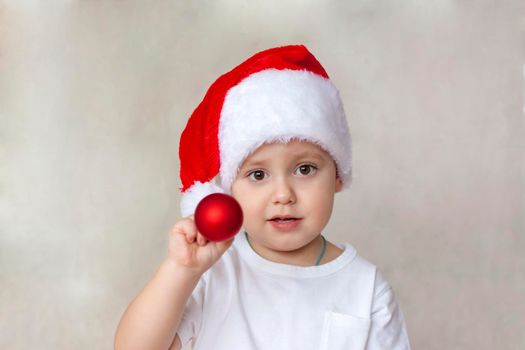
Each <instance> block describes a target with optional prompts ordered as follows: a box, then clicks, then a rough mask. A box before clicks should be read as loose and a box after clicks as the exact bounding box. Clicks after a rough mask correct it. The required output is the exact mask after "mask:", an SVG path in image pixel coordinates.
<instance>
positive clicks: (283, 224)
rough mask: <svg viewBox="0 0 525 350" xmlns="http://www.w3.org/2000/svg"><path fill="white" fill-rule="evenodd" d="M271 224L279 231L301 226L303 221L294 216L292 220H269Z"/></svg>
mask: <svg viewBox="0 0 525 350" xmlns="http://www.w3.org/2000/svg"><path fill="white" fill-rule="evenodd" d="M268 221H269V222H270V224H271V225H272V226H273V227H274V228H276V229H278V230H279V231H291V230H293V229H295V228H297V226H299V224H300V222H301V221H302V219H301V218H294V219H292V220H268Z"/></svg>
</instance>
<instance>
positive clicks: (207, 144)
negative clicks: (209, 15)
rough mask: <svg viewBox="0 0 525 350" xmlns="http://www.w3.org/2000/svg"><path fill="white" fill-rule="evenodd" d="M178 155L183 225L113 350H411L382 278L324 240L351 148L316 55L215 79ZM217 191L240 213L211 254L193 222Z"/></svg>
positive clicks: (297, 52) (257, 62)
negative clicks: (231, 233)
mask: <svg viewBox="0 0 525 350" xmlns="http://www.w3.org/2000/svg"><path fill="white" fill-rule="evenodd" d="M179 154H180V160H181V173H180V175H181V181H182V184H183V187H182V189H181V190H182V192H183V194H182V202H181V212H182V216H183V217H184V218H183V219H182V220H180V221H179V222H177V223H176V224H175V225H174V227H173V229H172V231H171V233H170V236H169V244H168V257H167V258H166V260H165V261H164V262H163V264H162V265H161V267H160V268H159V270H158V272H157V273H156V275H155V276H154V277H153V279H152V280H151V281H150V282H149V283H148V284H147V285H146V287H145V288H144V290H143V291H142V292H141V293H140V294H139V295H138V297H137V298H136V299H135V300H134V301H133V302H132V303H131V304H130V306H129V307H128V309H127V310H126V312H125V313H124V315H123V317H122V320H121V322H120V325H119V328H118V330H117V334H116V337H115V348H117V349H180V348H181V346H182V344H186V343H187V342H189V341H190V340H193V342H192V345H193V349H243V350H244V349H272V350H274V349H369V350H375V349H396V350H397V349H400V350H401V349H403V350H405V349H410V345H409V341H408V337H407V332H406V327H405V322H404V318H403V314H402V312H401V310H400V308H399V306H398V304H397V302H396V300H395V297H394V293H393V291H392V289H391V288H390V286H389V284H388V282H387V281H386V280H385V279H384V277H383V276H382V274H381V273H380V272H379V271H378V270H377V269H376V267H375V266H374V265H373V264H371V263H370V262H368V261H366V260H365V259H363V258H362V257H360V256H359V255H357V253H356V251H355V249H354V248H353V247H352V246H351V245H350V244H348V243H346V244H337V245H336V244H332V243H330V242H328V241H326V239H325V237H324V235H323V234H322V231H323V229H324V227H325V226H326V224H327V223H328V221H329V219H330V215H331V212H332V207H333V201H334V195H335V193H337V192H340V191H341V190H343V189H344V188H346V187H348V186H349V184H350V181H351V175H352V172H351V139H350V133H349V131H348V125H347V121H346V116H345V113H344V110H343V106H342V102H341V100H340V97H339V93H338V91H337V89H336V88H335V86H334V85H333V84H332V83H331V81H330V80H329V78H328V75H327V74H326V71H325V70H324V68H323V67H322V66H321V64H320V63H319V62H318V61H317V59H316V58H315V57H314V56H313V55H312V54H311V53H310V52H309V51H308V50H307V49H306V47H304V46H302V45H297V46H284V47H278V48H273V49H268V50H265V51H262V52H259V53H257V54H256V55H254V56H252V57H250V58H249V59H248V60H246V61H245V62H243V63H242V64H240V65H239V66H237V67H236V68H234V69H233V70H231V71H230V72H228V73H226V74H224V75H222V76H221V77H220V78H219V79H217V81H215V83H214V84H212V86H211V87H210V89H209V90H208V92H207V93H206V95H205V97H204V99H203V101H202V102H201V103H200V104H199V106H198V107H197V108H196V109H195V111H194V112H193V114H192V116H191V118H190V119H189V121H188V124H187V126H186V128H185V130H184V132H183V134H182V136H181V141H180V147H179ZM214 192H224V193H228V194H231V195H232V196H233V197H234V198H236V199H237V201H239V203H240V205H241V207H242V209H243V214H244V222H243V230H241V232H239V234H237V235H236V236H235V238H234V239H231V240H229V241H225V242H208V241H207V240H206V239H205V238H204V237H203V236H202V235H201V234H200V233H199V232H197V229H196V227H195V224H194V220H193V213H194V211H195V207H196V206H197V204H198V203H199V201H200V200H201V199H202V198H204V197H205V196H206V195H208V194H210V193H214Z"/></svg>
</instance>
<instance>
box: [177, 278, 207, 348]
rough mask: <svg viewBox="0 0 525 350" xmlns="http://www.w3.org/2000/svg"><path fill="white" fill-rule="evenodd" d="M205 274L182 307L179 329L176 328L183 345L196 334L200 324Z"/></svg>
mask: <svg viewBox="0 0 525 350" xmlns="http://www.w3.org/2000/svg"><path fill="white" fill-rule="evenodd" d="M205 276H206V273H205V274H204V275H202V276H201V278H200V280H199V282H198V283H197V285H196V286H195V288H194V289H193V292H192V294H191V295H190V297H189V298H188V301H187V302H186V306H185V307H184V312H183V314H182V319H181V321H180V325H179V329H178V330H177V334H178V335H179V338H180V340H181V343H182V345H183V346H184V345H186V343H188V342H189V341H190V340H191V339H192V338H193V337H195V336H196V335H197V334H198V332H199V329H200V326H201V322H202V308H203V305H204V296H205V290H206V280H205Z"/></svg>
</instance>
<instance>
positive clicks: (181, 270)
mask: <svg viewBox="0 0 525 350" xmlns="http://www.w3.org/2000/svg"><path fill="white" fill-rule="evenodd" d="M161 268H164V269H166V270H167V271H168V272H169V273H170V274H174V275H179V276H181V277H183V278H187V279H197V280H198V279H199V278H200V277H201V276H202V274H203V273H204V271H200V270H198V269H193V268H190V267H187V266H184V265H180V264H178V263H177V262H175V261H173V260H172V259H170V258H167V259H165V260H164V261H163V262H162V266H161Z"/></svg>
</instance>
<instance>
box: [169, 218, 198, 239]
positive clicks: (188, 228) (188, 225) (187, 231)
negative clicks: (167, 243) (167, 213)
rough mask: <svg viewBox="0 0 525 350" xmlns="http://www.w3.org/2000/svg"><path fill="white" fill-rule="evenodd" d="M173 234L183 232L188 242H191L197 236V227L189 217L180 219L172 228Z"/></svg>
mask: <svg viewBox="0 0 525 350" xmlns="http://www.w3.org/2000/svg"><path fill="white" fill-rule="evenodd" d="M172 233H173V234H183V235H184V236H185V238H186V241H187V242H188V243H193V242H194V241H195V239H196V237H197V233H198V231H197V227H196V226H195V222H194V221H193V220H191V219H190V218H185V219H182V220H180V221H179V222H177V223H176V224H175V226H174V227H173V229H172Z"/></svg>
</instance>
